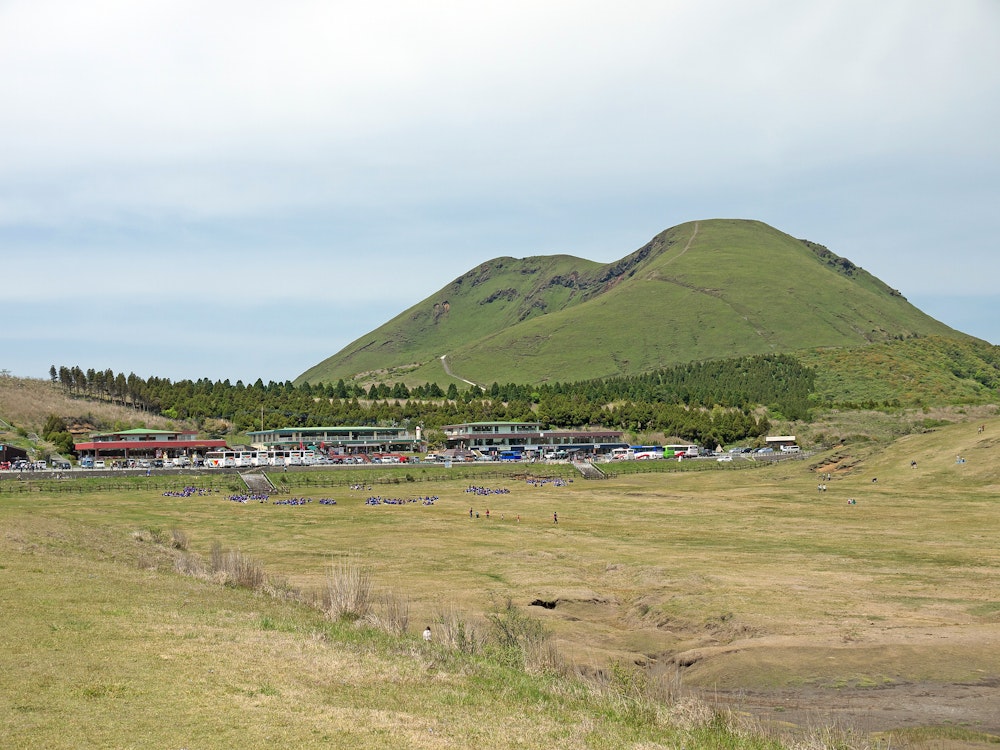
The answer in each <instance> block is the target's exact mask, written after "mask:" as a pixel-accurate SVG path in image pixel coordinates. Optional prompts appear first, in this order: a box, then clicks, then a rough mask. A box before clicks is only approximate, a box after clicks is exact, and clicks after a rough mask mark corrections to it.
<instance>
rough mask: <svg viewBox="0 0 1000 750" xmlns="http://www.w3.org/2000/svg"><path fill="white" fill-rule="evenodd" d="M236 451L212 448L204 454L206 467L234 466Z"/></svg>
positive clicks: (226, 467) (223, 467)
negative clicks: (212, 449)
mask: <svg viewBox="0 0 1000 750" xmlns="http://www.w3.org/2000/svg"><path fill="white" fill-rule="evenodd" d="M236 456H237V451H231V450H214V451H208V452H207V453H206V454H205V468H206V469H231V468H233V467H234V466H236Z"/></svg>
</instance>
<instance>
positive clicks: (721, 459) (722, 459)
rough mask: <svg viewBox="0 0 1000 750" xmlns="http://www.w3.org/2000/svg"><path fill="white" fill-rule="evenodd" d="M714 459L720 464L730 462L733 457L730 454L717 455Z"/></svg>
mask: <svg viewBox="0 0 1000 750" xmlns="http://www.w3.org/2000/svg"><path fill="white" fill-rule="evenodd" d="M715 460H716V461H718V462H719V463H720V464H721V463H732V460H733V457H732V456H719V457H718V458H717V459H715Z"/></svg>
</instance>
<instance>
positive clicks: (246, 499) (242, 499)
mask: <svg viewBox="0 0 1000 750" xmlns="http://www.w3.org/2000/svg"><path fill="white" fill-rule="evenodd" d="M228 499H229V500H230V501H232V502H234V503H240V504H243V505H245V504H247V503H259V504H261V505H266V504H267V503H268V502H269V501H270V503H271V505H294V506H299V505H308V504H309V503H311V502H313V498H311V497H282V498H278V499H276V500H271V496H270V495H267V494H263V493H251V494H248V495H230V496H229V498H228ZM317 502H318V504H319V505H336V504H337V501H336V500H334V499H333V498H332V497H321V498H320V499H319V500H318V501H317Z"/></svg>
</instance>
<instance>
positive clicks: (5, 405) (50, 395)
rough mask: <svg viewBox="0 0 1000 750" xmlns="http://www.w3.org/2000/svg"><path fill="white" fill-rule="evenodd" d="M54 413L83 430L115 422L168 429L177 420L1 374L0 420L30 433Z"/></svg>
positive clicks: (40, 381)
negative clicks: (85, 398) (74, 394)
mask: <svg viewBox="0 0 1000 750" xmlns="http://www.w3.org/2000/svg"><path fill="white" fill-rule="evenodd" d="M51 415H55V416H57V417H61V418H62V419H63V420H65V421H66V423H67V425H68V426H73V425H76V426H77V428H78V429H81V430H82V431H83V432H88V431H91V430H94V429H107V428H110V427H113V426H114V425H128V426H138V425H140V424H141V425H144V426H146V427H150V428H157V429H169V427H168V426H169V425H176V422H171V421H170V420H168V419H166V418H164V417H159V416H157V415H155V414H149V413H147V412H140V411H136V410H135V409H130V408H128V407H124V406H120V405H117V404H110V403H101V402H99V401H85V400H83V399H76V398H71V397H70V396H69V395H68V394H67V393H66V391H65V389H63V388H62V387H61V386H59V385H56V384H54V383H52V382H50V381H48V380H39V379H35V378H13V377H6V378H2V377H0V419H3V420H4V421H5V422H8V423H10V424H12V425H14V426H15V427H20V428H23V429H25V430H27V431H29V432H36V433H37V432H39V431H40V430H41V428H42V425H43V424H44V423H45V420H46V419H47V418H48V417H49V416H51Z"/></svg>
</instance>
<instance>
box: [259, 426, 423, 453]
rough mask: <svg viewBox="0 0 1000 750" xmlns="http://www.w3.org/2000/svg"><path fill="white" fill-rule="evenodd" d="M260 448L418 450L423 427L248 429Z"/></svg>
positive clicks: (363, 451)
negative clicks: (414, 429) (414, 430)
mask: <svg viewBox="0 0 1000 750" xmlns="http://www.w3.org/2000/svg"><path fill="white" fill-rule="evenodd" d="M247 437H248V438H249V439H250V442H251V444H252V445H253V447H254V448H256V449H258V450H270V449H272V448H280V449H293V450H294V449H298V448H309V449H312V450H320V451H325V452H329V451H337V452H343V453H392V452H397V451H419V450H420V443H421V436H420V428H419V427H418V428H417V430H416V433H411V432H410V431H409V429H407V428H406V427H360V426H355V427H351V426H345V427H281V428H279V429H276V430H258V431H256V432H248V433H247Z"/></svg>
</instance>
